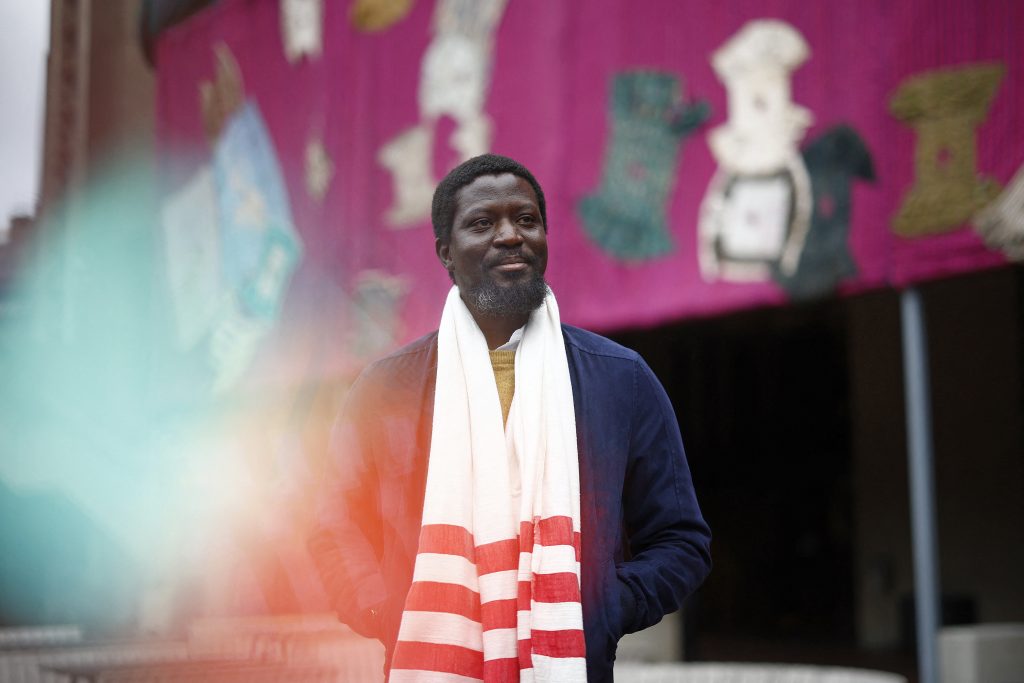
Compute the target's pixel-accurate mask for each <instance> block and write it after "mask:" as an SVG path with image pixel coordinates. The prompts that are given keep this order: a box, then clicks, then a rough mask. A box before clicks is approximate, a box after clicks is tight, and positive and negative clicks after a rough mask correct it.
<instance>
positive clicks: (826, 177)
mask: <svg viewBox="0 0 1024 683" xmlns="http://www.w3.org/2000/svg"><path fill="white" fill-rule="evenodd" d="M803 158H804V163H805V164H806V166H807V169H808V171H809V173H810V177H811V190H812V193H813V202H812V205H813V207H814V208H813V212H812V216H811V227H810V230H809V231H808V232H807V238H806V240H804V248H803V251H802V252H801V254H800V261H799V264H798V265H797V269H796V271H795V272H794V273H793V274H792V275H786V274H784V273H782V272H781V269H780V268H775V269H774V273H773V274H774V276H775V281H776V282H777V283H778V284H779V286H781V287H782V288H783V289H785V290H786V292H787V293H788V294H789V296H790V298H792V299H809V298H813V297H819V296H823V295H825V294H828V293H830V292H832V291H833V290H834V289H835V287H836V285H838V284H839V282H840V281H842V280H844V279H846V278H850V277H853V276H855V275H856V274H857V264H856V262H855V261H854V259H853V255H852V254H851V253H850V248H849V245H848V244H847V240H848V238H849V235H850V212H851V192H852V186H853V180H854V179H855V178H860V179H861V180H874V178H875V170H874V165H873V163H872V161H871V153H870V151H869V150H868V148H867V145H866V144H865V143H864V140H863V139H861V137H860V135H858V134H857V132H856V131H855V130H854V129H853V128H850V127H849V126H842V125H841V126H836V127H834V128H831V129H829V130H828V131H826V132H825V133H824V134H823V135H821V136H819V137H818V138H817V139H815V140H813V141H812V142H811V143H810V144H809V145H807V147H806V148H805V149H804V152H803Z"/></svg>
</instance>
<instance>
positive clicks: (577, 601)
mask: <svg viewBox="0 0 1024 683" xmlns="http://www.w3.org/2000/svg"><path fill="white" fill-rule="evenodd" d="M432 220H433V224H434V233H435V238H436V239H435V247H436V251H437V256H438V258H439V259H440V261H441V263H442V265H443V266H444V267H445V269H446V270H447V271H448V273H449V274H450V276H451V278H452V280H453V282H454V284H455V286H454V287H453V288H452V291H451V292H450V293H449V296H448V299H447V302H446V304H445V309H444V313H443V315H442V318H441V325H440V329H439V330H438V331H437V332H435V333H433V334H430V335H427V336H426V337H423V338H422V339H419V340H417V341H415V342H413V343H412V344H410V345H408V346H406V347H404V348H403V349H400V350H399V351H397V352H395V353H394V354H392V355H391V356H389V357H387V358H385V359H383V360H381V361H378V362H377V363H375V364H373V365H371V366H370V367H368V368H367V369H366V370H365V371H364V372H363V373H362V375H361V376H360V377H359V379H358V380H357V381H356V383H355V384H354V385H353V387H352V389H351V391H350V393H349V397H348V401H347V404H346V407H345V409H344V410H343V412H342V415H341V417H340V418H339V420H338V423H337V425H336V427H335V432H334V434H333V437H332V448H331V456H330V468H329V469H330V474H329V482H328V483H327V486H326V488H325V492H324V496H323V498H322V500H321V502H320V506H319V513H318V527H317V529H316V531H315V533H314V534H313V536H312V537H311V539H310V550H311V552H312V554H313V556H314V559H315V561H316V563H317V566H318V569H319V571H320V574H321V576H322V578H323V580H324V584H325V586H326V588H327V591H328V593H329V595H330V597H331V600H332V604H333V607H334V608H335V609H336V610H337V612H338V614H339V616H340V618H341V620H342V621H343V622H345V623H347V624H348V625H349V626H350V627H351V628H352V629H353V630H355V631H356V632H358V633H361V634H363V635H366V636H368V637H371V638H378V639H380V640H381V642H383V643H384V645H385V648H386V652H387V656H386V665H385V668H386V670H387V671H388V673H389V678H390V680H391V681H413V680H430V681H437V680H451V681H456V680H457V681H466V680H474V679H477V680H488V681H491V680H494V681H507V680H536V681H542V680H547V681H557V682H559V683H560V682H562V681H583V680H589V681H611V680H612V663H613V661H614V658H615V648H616V644H617V642H618V640H619V638H620V637H621V636H622V635H623V634H626V633H631V632H634V631H638V630H640V629H643V628H646V627H648V626H650V625H652V624H654V623H656V622H657V621H659V620H660V619H661V618H662V616H664V615H665V614H667V613H669V612H671V611H674V610H676V609H678V608H679V606H680V604H681V603H682V601H683V599H684V598H685V597H686V596H687V595H688V594H690V593H691V592H693V591H694V590H695V589H696V588H697V587H698V586H699V585H700V583H701V582H702V581H703V579H704V577H705V576H706V575H707V572H708V570H709V568H710V555H709V549H708V548H709V543H710V532H709V531H708V527H707V525H706V524H705V523H704V520H703V518H702V517H701V514H700V510H699V508H698V506H697V501H696V498H695V496H694V492H693V486H692V482H691V479H690V473H689V469H688V467H687V463H686V458H685V455H684V453H683V446H682V441H681V439H680V435H679V429H678V426H677V424H676V420H675V416H674V413H673V410H672V406H671V404H670V403H669V400H668V397H667V396H666V395H665V392H664V390H663V389H662V387H661V385H660V384H659V383H658V381H657V379H656V378H655V377H654V375H653V374H652V373H651V370H650V369H649V368H648V367H647V365H646V364H645V363H644V361H643V360H642V359H641V358H640V357H639V356H638V355H637V354H636V353H635V352H633V351H630V350H628V349H625V348H623V347H621V346H619V345H617V344H615V343H614V342H612V341H610V340H608V339H605V338H603V337H599V336H597V335H595V334H592V333H590V332H586V331H584V330H581V329H578V328H574V327H570V326H568V325H561V324H560V321H559V319H558V308H557V304H556V302H555V299H554V295H553V294H552V293H551V292H550V291H549V289H548V287H547V285H546V284H545V282H544V278H543V276H544V272H545V269H546V267H547V238H546V235H547V215H546V206H545V200H544V193H543V191H542V190H541V188H540V185H539V184H538V183H537V181H536V179H534V177H533V175H532V174H531V173H530V172H529V171H528V170H527V169H526V168H524V167H523V166H521V165H520V164H519V163H517V162H515V161H513V160H511V159H508V158H506V157H501V156H497V155H492V154H485V155H483V156H479V157H474V158H472V159H470V160H469V161H466V162H465V163H463V164H462V165H460V166H458V167H457V168H456V169H454V170H453V171H452V172H451V173H450V174H449V175H448V176H447V177H446V178H445V179H444V180H443V181H441V183H440V184H439V185H438V187H437V190H436V191H435V193H434V199H433V207H432Z"/></svg>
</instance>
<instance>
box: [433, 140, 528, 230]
mask: <svg viewBox="0 0 1024 683" xmlns="http://www.w3.org/2000/svg"><path fill="white" fill-rule="evenodd" d="M503 173H511V174H512V175H514V176H519V177H520V178H522V179H523V180H525V181H526V182H528V183H530V186H531V187H533V191H534V193H535V194H536V195H537V207H538V208H539V209H540V220H541V222H542V223H543V224H544V231H545V232H547V229H548V215H547V206H546V205H545V203H544V190H542V189H540V183H538V182H537V179H536V178H534V177H533V174H532V173H530V171H529V170H528V169H527V168H526V167H525V166H523V165H522V164H521V163H519V162H518V161H516V160H515V159H509V158H508V157H503V156H501V155H500V154H481V155H480V156H477V157H473V158H472V159H468V160H466V161H464V162H462V163H461V164H459V165H458V166H456V167H455V168H453V169H452V170H451V172H450V173H448V175H446V176H445V177H444V180H442V181H441V182H440V183H438V184H437V189H436V190H434V201H433V203H432V205H431V207H430V220H431V221H432V222H433V224H434V237H436V238H438V239H439V240H441V241H442V242H445V243H447V242H448V239H449V238H450V237H451V234H452V223H453V222H454V221H455V194H456V193H457V192H458V191H459V190H461V189H462V188H464V187H465V186H466V185H469V184H470V183H472V182H473V181H474V180H476V179H477V178H479V177H480V176H482V175H501V174H503Z"/></svg>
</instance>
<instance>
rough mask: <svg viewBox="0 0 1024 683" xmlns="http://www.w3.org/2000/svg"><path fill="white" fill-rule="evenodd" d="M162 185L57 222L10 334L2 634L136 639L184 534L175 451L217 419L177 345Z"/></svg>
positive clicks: (0, 359) (19, 292) (34, 257)
mask: <svg viewBox="0 0 1024 683" xmlns="http://www.w3.org/2000/svg"><path fill="white" fill-rule="evenodd" d="M159 234H160V233H159V218H158V211H157V210H156V201H155V191H154V184H153V170H152V166H151V164H148V163H147V162H145V161H141V162H137V163H131V162H127V163H119V164H116V165H112V166H110V167H109V169H108V171H107V172H105V173H103V174H102V177H100V178H99V179H98V180H96V181H95V182H92V183H90V185H89V187H88V189H87V190H86V191H84V192H80V193H78V194H77V195H76V196H74V197H73V198H71V199H70V200H69V201H68V202H67V203H66V204H65V205H64V206H62V207H59V208H56V209H53V210H50V211H49V212H48V215H47V217H46V219H45V222H43V223H42V224H41V225H39V226H37V234H36V235H35V238H34V241H33V243H32V244H31V245H30V251H31V256H30V257H29V258H28V259H27V261H26V262H25V263H24V264H22V266H23V267H22V270H21V272H20V273H19V276H18V279H17V281H16V285H15V288H14V290H13V291H11V292H8V293H7V294H6V295H5V296H7V297H9V298H10V299H11V300H12V301H13V302H14V305H12V306H10V307H7V308H6V309H5V310H8V311H9V313H8V314H6V315H5V316H4V317H3V318H0V378H2V379H0V625H4V624H12V623H22V624H24V623H55V622H74V623H81V624H85V625H87V626H89V627H92V628H94V629H99V630H103V631H117V630H124V629H128V628H130V627H131V626H132V624H133V622H134V619H135V618H136V614H135V610H136V609H137V601H138V598H139V595H138V591H139V589H140V586H142V585H143V584H144V583H145V582H146V581H148V580H151V578H152V576H153V575H154V574H159V573H161V572H166V571H168V568H167V566H166V564H165V563H166V562H168V561H170V560H171V559H172V558H169V557H168V555H167V553H168V552H169V551H168V548H169V547H170V544H169V541H170V540H171V539H173V538H177V537H178V534H179V528H178V526H177V525H178V523H179V522H180V521H181V520H180V519H178V517H179V512H180V503H181V501H182V497H181V489H180V485H181V472H182V458H183V457H184V455H183V454H182V453H180V452H178V451H176V450H175V449H174V448H173V446H172V445H171V444H173V443H174V442H175V435H176V434H180V433H181V432H182V431H187V430H188V429H189V425H190V424H191V423H192V422H193V421H194V420H195V419H196V417H197V415H200V414H202V412H203V411H204V410H205V409H206V407H207V406H206V405H205V403H204V401H203V398H202V397H203V392H202V391H201V390H200V387H201V386H202V381H201V380H202V368H201V364H199V363H197V362H196V361H195V360H194V359H191V358H189V357H188V356H185V355H182V354H181V353H176V352H175V351H174V350H173V346H172V344H171V343H170V341H169V338H170V336H171V335H170V334H169V330H170V325H171V324H172V321H171V317H170V312H169V311H170V304H169V296H168V293H167V292H166V289H165V286H164V285H163V284H162V282H163V281H164V278H162V277H161V275H160V274H161V273H162V266H161V263H160V259H161V254H160V249H159V243H158V238H159Z"/></svg>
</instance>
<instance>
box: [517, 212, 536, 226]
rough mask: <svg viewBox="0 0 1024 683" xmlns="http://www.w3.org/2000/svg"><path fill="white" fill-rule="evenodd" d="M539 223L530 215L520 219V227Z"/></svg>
mask: <svg viewBox="0 0 1024 683" xmlns="http://www.w3.org/2000/svg"><path fill="white" fill-rule="evenodd" d="M536 223H537V219H536V218H535V217H533V216H531V215H529V214H525V215H522V216H520V217H519V224H520V225H534V224H536Z"/></svg>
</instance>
